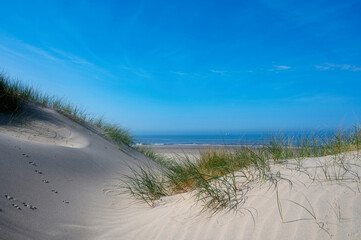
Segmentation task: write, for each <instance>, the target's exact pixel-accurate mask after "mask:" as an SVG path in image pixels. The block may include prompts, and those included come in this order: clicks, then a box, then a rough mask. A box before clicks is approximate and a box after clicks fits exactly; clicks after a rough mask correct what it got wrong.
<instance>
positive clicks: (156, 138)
mask: <svg viewBox="0 0 361 240" xmlns="http://www.w3.org/2000/svg"><path fill="white" fill-rule="evenodd" d="M304 134H305V133H304V132H302V133H301V132H299V131H287V132H277V133H272V132H243V133H226V134H168V135H167V134H144V135H135V142H136V144H140V145H257V144H264V143H269V141H270V139H271V138H272V136H282V137H288V138H293V137H294V138H297V137H300V136H301V135H304Z"/></svg>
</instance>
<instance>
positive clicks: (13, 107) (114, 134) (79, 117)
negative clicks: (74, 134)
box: [0, 73, 133, 145]
mask: <svg viewBox="0 0 361 240" xmlns="http://www.w3.org/2000/svg"><path fill="white" fill-rule="evenodd" d="M26 102H35V103H38V104H41V105H42V106H46V107H50V108H53V109H55V110H57V111H58V112H60V113H62V114H65V115H67V116H69V117H71V118H72V119H73V120H75V121H78V122H82V121H84V122H87V123H90V124H93V125H95V126H97V127H99V128H101V129H103V130H104V134H105V136H106V137H108V138H110V139H111V140H113V141H114V142H116V143H125V144H127V145H131V144H132V143H133V138H132V136H130V135H129V133H128V132H127V130H124V129H122V128H121V127H119V126H117V125H116V124H110V123H107V122H104V121H103V119H102V118H94V117H92V116H91V115H90V114H88V113H87V112H86V111H85V110H83V109H81V108H79V107H77V106H75V105H73V104H71V103H69V102H66V101H64V99H62V98H59V97H56V96H49V95H47V94H44V93H41V92H40V91H38V90H36V89H34V88H33V87H30V86H27V85H24V84H22V83H21V82H20V81H18V80H15V79H11V78H10V77H8V76H7V75H5V74H4V73H0V113H5V114H12V115H13V116H16V115H18V114H19V113H20V112H21V111H22V110H23V108H24V106H25V103H26Z"/></svg>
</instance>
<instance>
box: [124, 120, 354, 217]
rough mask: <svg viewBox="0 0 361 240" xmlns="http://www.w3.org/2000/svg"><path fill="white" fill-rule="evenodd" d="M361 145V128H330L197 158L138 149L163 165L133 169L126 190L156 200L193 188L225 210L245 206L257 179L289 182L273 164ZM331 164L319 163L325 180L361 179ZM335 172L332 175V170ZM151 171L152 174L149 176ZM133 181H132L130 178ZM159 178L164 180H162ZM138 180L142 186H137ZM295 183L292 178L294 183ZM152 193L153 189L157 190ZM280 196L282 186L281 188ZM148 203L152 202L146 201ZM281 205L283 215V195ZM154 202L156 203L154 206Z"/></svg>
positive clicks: (200, 197) (202, 200) (340, 163)
mask: <svg viewBox="0 0 361 240" xmlns="http://www.w3.org/2000/svg"><path fill="white" fill-rule="evenodd" d="M360 148H361V128H360V127H359V126H355V127H354V128H351V129H346V130H340V131H334V132H332V133H330V132H328V133H327V134H324V135H317V134H309V133H308V134H304V135H303V136H301V137H297V138H296V137H293V138H289V137H287V138H286V137H284V136H279V135H276V136H273V137H272V138H271V140H270V142H269V143H268V144H263V145H257V146H254V147H252V146H251V147H243V148H240V149H237V150H225V149H224V150H205V151H201V152H200V156H199V157H198V158H197V159H195V160H194V159H191V158H190V157H189V156H185V158H184V159H177V160H170V159H165V158H162V156H161V155H159V154H157V153H155V152H154V151H153V150H151V149H149V148H146V149H142V148H138V150H139V151H142V152H143V153H145V155H146V156H147V157H149V158H151V159H153V160H154V161H156V162H158V163H160V164H161V165H162V167H161V168H160V170H159V172H155V171H153V170H152V169H151V168H150V167H149V168H142V169H141V171H133V172H132V174H133V175H130V177H129V178H128V180H127V179H126V180H125V183H127V185H126V186H127V189H126V191H125V192H126V193H131V195H133V196H138V197H137V199H139V196H140V195H145V196H144V198H149V196H152V197H153V198H152V200H151V201H152V202H153V203H155V201H156V200H157V198H160V197H162V196H166V195H173V194H178V193H184V192H191V193H192V195H193V196H194V197H195V200H196V202H200V203H202V204H203V206H204V209H211V210H212V211H214V212H217V211H219V210H221V209H225V208H231V209H232V208H239V207H242V205H243V203H244V201H245V199H246V197H245V194H246V193H247V191H248V186H249V184H250V183H252V182H263V183H265V182H266V183H270V184H271V185H273V186H274V187H275V189H276V190H277V184H278V181H280V180H287V179H284V178H283V177H282V176H281V173H280V172H277V173H273V172H272V171H271V167H272V165H275V164H287V162H288V160H289V159H296V160H299V162H300V166H298V168H296V170H297V169H298V170H299V171H301V167H302V166H301V161H300V160H301V159H303V158H306V157H321V156H329V155H334V156H338V155H339V154H340V153H344V152H349V151H359V150H360ZM334 159H335V160H334V161H332V162H330V163H329V164H327V165H322V166H321V165H320V166H318V167H320V168H321V169H323V171H324V172H325V179H326V180H332V181H337V180H340V179H341V180H342V178H343V176H344V174H349V175H351V177H353V179H354V180H357V181H360V177H359V176H358V175H357V173H355V172H353V171H351V170H350V169H349V167H348V166H346V165H345V164H344V162H343V161H342V160H337V159H339V158H338V157H335V158H334ZM330 171H332V172H333V173H335V174H333V175H335V176H334V177H333V179H332V177H331V174H330V173H329V172H330ZM150 175H152V176H151V177H150ZM129 179H131V181H129ZM159 179H162V180H161V182H160V181H159ZM135 181H137V184H134V183H135ZM142 181H154V183H153V184H154V185H161V186H162V187H161V189H162V194H151V193H149V191H150V190H152V189H153V188H151V189H150V190H148V188H147V187H146V186H148V185H149V183H144V184H140V183H139V182H142ZM289 183H290V185H292V183H291V182H289ZM152 191H153V190H152ZM277 194H278V190H277ZM146 202H147V201H146ZM277 204H278V208H279V210H280V215H281V216H282V208H281V206H280V202H279V199H278V202H277ZM152 206H154V204H153V205H152Z"/></svg>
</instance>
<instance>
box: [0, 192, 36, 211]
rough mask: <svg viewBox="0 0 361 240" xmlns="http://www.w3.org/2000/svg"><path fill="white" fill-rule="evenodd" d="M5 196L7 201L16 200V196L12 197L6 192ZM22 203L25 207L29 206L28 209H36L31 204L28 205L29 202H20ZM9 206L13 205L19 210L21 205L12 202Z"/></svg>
mask: <svg viewBox="0 0 361 240" xmlns="http://www.w3.org/2000/svg"><path fill="white" fill-rule="evenodd" d="M5 198H6V199H7V200H9V201H12V202H13V201H17V200H16V198H14V197H12V196H10V195H7V194H5ZM22 204H23V205H24V206H25V207H27V208H29V209H31V210H36V209H38V208H37V207H34V206H33V205H30V204H28V203H26V202H22ZM11 206H13V207H14V208H16V209H17V210H20V211H21V207H19V206H18V205H17V204H16V203H12V204H11Z"/></svg>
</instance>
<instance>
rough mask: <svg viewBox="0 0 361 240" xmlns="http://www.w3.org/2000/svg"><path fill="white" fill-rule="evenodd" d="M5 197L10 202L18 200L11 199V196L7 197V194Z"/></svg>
mask: <svg viewBox="0 0 361 240" xmlns="http://www.w3.org/2000/svg"><path fill="white" fill-rule="evenodd" d="M5 197H6V199H7V200H9V201H15V200H16V199H15V198H13V197H11V196H9V195H7V194H5Z"/></svg>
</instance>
